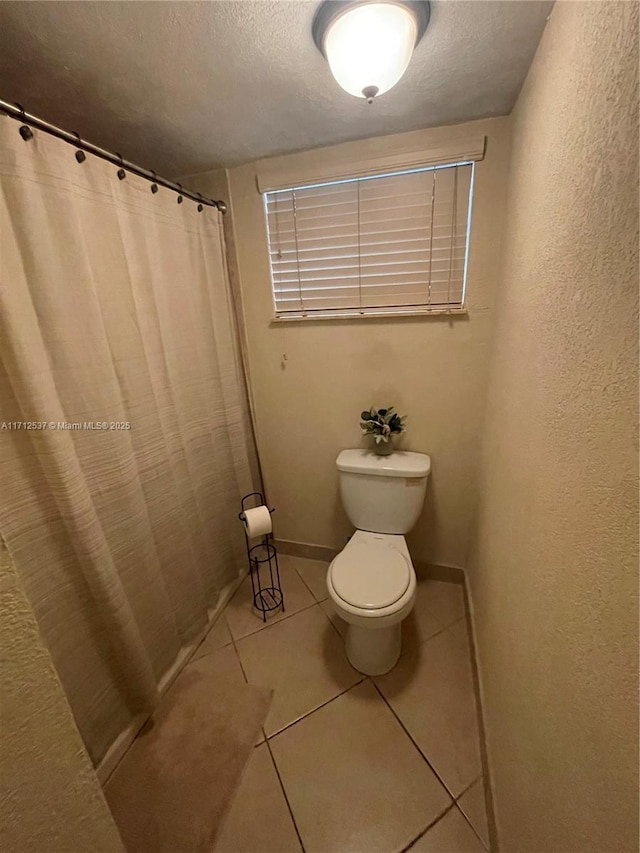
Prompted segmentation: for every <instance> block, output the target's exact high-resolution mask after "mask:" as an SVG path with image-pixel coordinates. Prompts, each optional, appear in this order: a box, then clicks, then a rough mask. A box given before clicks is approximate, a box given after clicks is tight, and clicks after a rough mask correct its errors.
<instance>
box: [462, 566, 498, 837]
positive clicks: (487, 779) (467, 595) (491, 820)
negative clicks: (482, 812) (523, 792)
mask: <svg viewBox="0 0 640 853" xmlns="http://www.w3.org/2000/svg"><path fill="white" fill-rule="evenodd" d="M463 584H464V605H465V612H466V618H467V627H468V633H469V638H470V645H471V670H472V675H473V690H474V693H475V697H476V708H477V709H478V730H479V734H480V760H481V762H482V777H483V779H484V797H485V804H486V809H487V825H488V828H489V849H490V851H491V853H499V847H498V830H497V825H496V818H495V811H494V805H493V785H492V780H491V769H490V767H489V753H488V751H487V733H486V728H485V725H484V703H483V701H482V695H483V693H482V682H481V679H480V669H479V667H478V644H477V642H476V626H475V619H474V615H473V599H472V598H471V592H470V589H469V579H468V577H467V573H466V572H463Z"/></svg>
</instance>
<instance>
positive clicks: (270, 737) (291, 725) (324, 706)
mask: <svg viewBox="0 0 640 853" xmlns="http://www.w3.org/2000/svg"><path fill="white" fill-rule="evenodd" d="M366 680H367V676H366V675H363V676H362V678H361V679H360V680H359V681H356V682H355V683H354V684H352V685H351V686H350V687H346V688H345V689H344V690H341V691H340V693H336V695H335V696H332V697H331V699H327V701H326V702H323V703H322V705H318V706H317V707H316V708H313V709H312V710H311V711H307V712H306V714H302V716H301V717H298V719H297V720H293V722H291V723H287V725H286V726H283V727H282V728H281V729H278V731H277V732H274V733H273V734H271V735H265V738H266V740H273V738H276V737H278V735H281V734H282V733H283V732H286V731H287V729H290V728H292V727H293V726H295V725H297V724H298V723H301V722H302V720H304V719H306V718H307V717H310V716H311V714H315V712H316V711H319V710H320V709H321V708H326V707H327V705H330V704H331V703H332V702H335V700H336V699H339V698H340V697H341V696H344V695H345V693H348V692H349V691H350V690H353V688H354V687H357V686H358V685H359V684H362V683H363V682H364V681H366Z"/></svg>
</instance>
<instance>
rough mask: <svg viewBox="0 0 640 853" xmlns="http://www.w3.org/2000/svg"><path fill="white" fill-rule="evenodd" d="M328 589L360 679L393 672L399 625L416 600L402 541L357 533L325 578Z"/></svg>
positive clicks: (398, 647) (401, 538)
mask: <svg viewBox="0 0 640 853" xmlns="http://www.w3.org/2000/svg"><path fill="white" fill-rule="evenodd" d="M327 589H328V591H329V596H330V598H331V601H332V602H333V606H334V608H335V610H336V612H337V614H338V615H339V616H340V617H341V618H342V619H343V620H344V621H345V622H346V623H347V634H346V651H347V658H348V659H349V662H350V663H351V665H352V666H353V667H354V668H355V669H357V670H358V671H359V672H362V673H364V674H365V675H383V674H384V673H385V672H389V670H390V669H393V667H394V666H395V664H396V663H397V661H398V658H399V657H400V651H401V646H402V638H401V623H402V620H403V619H404V618H405V617H406V616H408V615H409V613H410V612H411V609H412V608H413V605H414V602H415V598H416V574H415V571H414V568H413V565H412V563H411V557H410V556H409V551H408V549H407V544H406V542H405V539H404V536H399V535H394V534H385V533H371V532H368V531H364V530H356V532H355V533H354V535H353V536H352V537H351V539H350V540H349V542H348V544H347V545H346V547H345V548H344V549H343V550H342V551H341V552H340V553H339V554H338V556H337V557H336V558H335V559H334V560H333V562H332V563H331V565H330V566H329V570H328V572H327Z"/></svg>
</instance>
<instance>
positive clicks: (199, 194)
mask: <svg viewBox="0 0 640 853" xmlns="http://www.w3.org/2000/svg"><path fill="white" fill-rule="evenodd" d="M196 195H197V196H198V198H199V199H200V204H199V205H198V213H202V211H203V210H204V205H203V204H202V194H201V193H196Z"/></svg>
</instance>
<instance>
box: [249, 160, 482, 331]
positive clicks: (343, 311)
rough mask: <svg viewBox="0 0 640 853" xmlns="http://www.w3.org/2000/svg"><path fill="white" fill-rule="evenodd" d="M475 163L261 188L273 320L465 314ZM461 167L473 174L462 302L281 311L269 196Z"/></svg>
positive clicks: (287, 321) (459, 163) (280, 321)
mask: <svg viewBox="0 0 640 853" xmlns="http://www.w3.org/2000/svg"><path fill="white" fill-rule="evenodd" d="M475 165H476V160H475V158H474V159H464V160H459V161H453V162H440V163H435V164H429V165H424V166H416V167H413V168H406V167H405V168H401V167H400V168H398V169H393V170H389V171H386V172H383V173H380V172H374V173H372V174H367V173H366V172H364V173H362V172H361V173H360V174H355V175H353V176H349V177H347V176H345V177H340V178H329V179H327V180H314V181H313V182H310V183H303V184H295V185H292V186H290V187H278V188H277V189H273V190H271V189H270V190H263V191H262V197H263V198H262V202H263V215H264V222H265V229H266V237H267V249H268V254H269V280H270V286H271V298H272V305H273V317H272V322H275V323H290V322H308V321H318V320H341V319H350V320H353V319H364V320H366V319H368V318H374V319H375V318H377V319H380V318H384V317H387V318H389V319H395V318H398V317H416V316H418V317H433V316H441V315H451V316H456V315H466V314H467V313H468V312H467V307H466V297H467V279H468V267H469V247H470V242H471V218H472V212H473V201H474V183H475ZM458 166H470V168H471V175H470V181H469V196H468V202H467V217H466V244H465V251H464V266H463V276H462V299H461V302H460V304H455V305H454V304H451V305H441V304H438V305H437V306H434V307H424V306H415V305H413V306H393V307H379V308H374V307H365V308H353V309H350V308H349V309H348V308H336V309H335V310H332V309H326V310H322V311H319V310H314V309H310V310H308V311H305V310H304V308H303V309H302V310H301V311H298V312H292V313H291V314H287V313H283V312H278V308H277V301H276V283H275V280H274V271H273V265H272V263H271V245H272V244H271V235H270V232H269V217H268V200H269V197H270V196H274V195H276V194H278V193H287V192H292V191H294V190H306V189H314V188H316V187H322V186H334V185H338V184H347V183H354V182H356V181H368V180H375V179H378V178H386V177H396V176H400V175H407V174H414V173H422V172H433V171H438V170H442V169H451V168H454V167H458ZM428 284H429V282H425V285H428Z"/></svg>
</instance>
